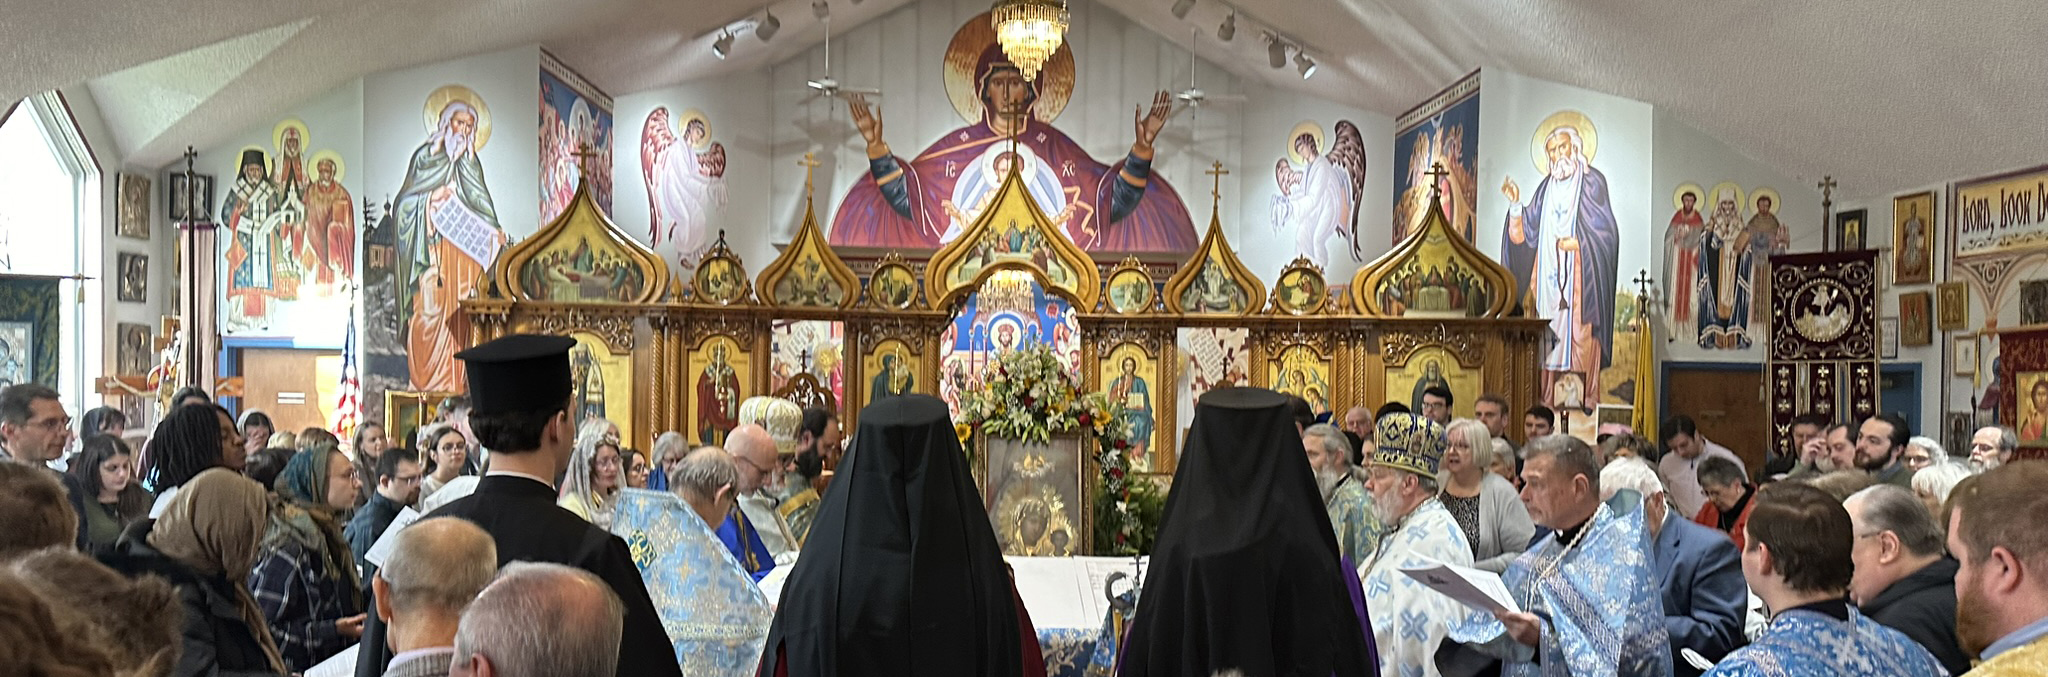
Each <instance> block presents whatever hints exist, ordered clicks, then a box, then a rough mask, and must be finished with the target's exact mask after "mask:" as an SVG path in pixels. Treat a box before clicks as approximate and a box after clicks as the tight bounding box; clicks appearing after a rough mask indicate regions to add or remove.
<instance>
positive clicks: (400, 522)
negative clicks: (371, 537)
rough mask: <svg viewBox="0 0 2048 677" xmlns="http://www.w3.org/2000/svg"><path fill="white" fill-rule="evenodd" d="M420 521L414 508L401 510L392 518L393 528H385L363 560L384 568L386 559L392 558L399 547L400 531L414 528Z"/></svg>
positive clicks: (364, 554)
mask: <svg viewBox="0 0 2048 677" xmlns="http://www.w3.org/2000/svg"><path fill="white" fill-rule="evenodd" d="M419 519H420V514H419V512H418V511H416V510H413V509H412V508H402V509H400V510H399V511H398V516H397V517H393V518H391V526H389V527H385V528H384V533H383V534H381V535H379V536H377V542H375V543H371V544H370V549H369V551H368V552H364V553H363V559H364V560H365V561H368V562H369V563H371V564H374V565H377V567H378V568H383V566H384V558H386V557H390V556H391V550H392V549H393V548H397V547H398V532H399V530H402V529H404V528H406V527H408V526H412V523H413V522H417V521H419Z"/></svg>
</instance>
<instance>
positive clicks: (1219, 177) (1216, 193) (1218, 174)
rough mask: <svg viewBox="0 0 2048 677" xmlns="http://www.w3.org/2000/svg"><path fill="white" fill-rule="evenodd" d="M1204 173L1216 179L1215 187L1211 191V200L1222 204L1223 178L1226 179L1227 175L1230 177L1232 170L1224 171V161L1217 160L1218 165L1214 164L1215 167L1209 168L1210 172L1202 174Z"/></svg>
mask: <svg viewBox="0 0 2048 677" xmlns="http://www.w3.org/2000/svg"><path fill="white" fill-rule="evenodd" d="M1202 173H1203V174H1208V175H1209V176H1212V177H1215V186H1213V187H1211V188H1210V189H1209V197H1211V198H1214V199H1215V200H1216V201H1217V202H1222V201H1223V177H1224V176H1225V175H1228V174H1229V173H1230V170H1228V169H1224V168H1223V161H1222V160H1217V161H1216V164H1214V165H1211V166H1210V168H1209V171H1206V172H1202Z"/></svg>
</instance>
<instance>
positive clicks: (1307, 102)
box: [1183, 83, 1394, 289]
mask: <svg viewBox="0 0 2048 677" xmlns="http://www.w3.org/2000/svg"><path fill="white" fill-rule="evenodd" d="M1247 94H1248V95H1249V98H1250V100H1251V103H1248V104H1246V105H1245V106H1243V107H1242V108H1240V109H1238V110H1237V111H1234V112H1238V114H1239V115H1240V117H1241V118H1242V120H1243V126H1242V129H1243V134H1242V136H1241V137H1238V138H1228V139H1219V140H1218V141H1217V142H1216V143H1214V144H1207V145H1205V149H1208V150H1218V149H1228V150H1227V151H1224V152H1226V153H1228V154H1234V155H1239V156H1240V157H1239V158H1238V161H1236V162H1232V161H1231V160H1230V159H1225V160H1224V164H1225V165H1228V166H1229V167H1230V169H1231V171H1232V172H1233V173H1232V174H1231V176H1229V177H1227V178H1230V179H1239V178H1240V177H1242V178H1241V180H1240V181H1239V182H1238V189H1239V190H1238V192H1239V194H1240V195H1242V196H1243V199H1242V200H1238V201H1236V207H1237V209H1236V211H1237V213H1236V216H1235V220H1234V221H1233V219H1232V218H1231V217H1230V216H1229V212H1228V211H1226V212H1225V214H1226V216H1225V218H1224V223H1225V224H1226V229H1228V230H1231V232H1230V241H1231V243H1232V244H1235V245H1237V253H1238V256H1239V257H1240V258H1242V259H1243V260H1244V265H1245V266H1246V267H1248V268H1251V269H1252V272H1253V273H1255V274H1257V275H1258V276H1259V279H1261V280H1264V281H1265V282H1266V288H1267V289H1271V288H1273V284H1274V283H1275V282H1277V281H1278V280H1279V277H1280V270H1281V268H1283V267H1285V266H1286V265H1287V264H1288V263H1291V262H1293V261H1294V258H1295V257H1296V256H1299V255H1300V251H1301V249H1300V247H1299V246H1298V242H1299V240H1298V238H1297V233H1298V231H1296V230H1294V227H1293V226H1289V227H1288V228H1286V229H1276V228H1274V225H1273V207H1272V204H1273V200H1274V199H1275V198H1276V197H1278V196H1279V195H1280V194H1281V193H1280V188H1279V184H1278V182H1277V181H1276V180H1275V179H1274V176H1273V172H1274V168H1273V165H1274V162H1275V161H1276V160H1279V159H1280V158H1283V157H1286V156H1287V149H1288V144H1289V142H1290V140H1289V139H1288V135H1289V132H1291V131H1292V130H1293V129H1294V127H1295V125H1297V124H1299V123H1302V122H1304V121H1307V122H1314V123H1315V124H1316V125H1317V126H1318V127H1320V128H1321V129H1322V130H1323V132H1324V134H1325V138H1326V139H1328V142H1327V143H1326V145H1325V147H1324V149H1323V150H1324V151H1328V150H1329V145H1330V144H1334V143H1336V136H1335V134H1336V132H1334V131H1333V128H1334V127H1335V126H1336V124H1337V122H1338V121H1339V120H1348V121H1350V122H1351V123H1352V124H1355V125H1357V126H1358V131H1359V133H1360V134H1361V135H1363V136H1364V138H1365V149H1366V158H1367V162H1366V172H1365V188H1364V190H1363V191H1361V192H1362V194H1363V196H1364V198H1363V200H1361V201H1360V203H1359V205H1358V214H1359V218H1358V221H1357V226H1358V233H1357V237H1358V244H1359V251H1360V255H1359V256H1357V257H1353V256H1352V255H1351V252H1350V251H1349V249H1350V247H1349V246H1348V245H1346V244H1345V243H1344V241H1343V240H1341V239H1338V238H1325V241H1324V246H1325V247H1326V249H1327V252H1328V254H1329V264H1328V265H1326V266H1324V270H1323V273H1324V276H1325V278H1326V279H1328V280H1329V281H1330V283H1331V284H1333V285H1334V284H1350V282H1351V275H1352V273H1355V272H1357V271H1358V268H1359V267H1360V266H1363V265H1364V264H1366V263H1370V262H1371V261H1372V260H1373V259H1377V258H1379V256H1380V255H1381V254H1385V253H1386V252H1387V250H1389V249H1392V248H1393V237H1394V222H1393V219H1392V218H1391V216H1389V215H1391V214H1393V211H1394V206H1393V205H1394V153H1393V145H1394V119H1393V118H1390V117H1387V116H1385V115H1380V114H1378V113H1370V112H1366V111H1362V110H1358V109H1355V108H1351V107H1349V106H1343V105H1339V104H1335V103H1331V102H1329V101H1325V100H1322V99H1317V98H1315V97H1309V96H1300V95H1296V94H1293V93H1290V92H1281V91H1278V90H1275V89H1272V88H1269V87H1267V86H1265V85H1261V84H1256V83H1254V84H1252V85H1250V86H1249V87H1248V91H1247ZM1203 178H1207V177H1206V176H1204V177H1203ZM1226 185H1227V184H1226ZM1201 188H1202V189H1203V190H1200V191H1198V192H1197V191H1184V192H1183V194H1184V195H1185V194H1187V193H1188V192H1195V193H1196V195H1193V196H1190V197H1189V198H1188V201H1189V202H1190V205H1189V207H1190V211H1196V213H1197V214H1198V216H1197V217H1196V219H1195V222H1196V225H1198V226H1200V225H1203V224H1206V223H1208V218H1207V217H1208V211H1207V210H1206V209H1203V210H1199V211H1197V210H1195V209H1194V203H1195V202H1196V201H1198V200H1200V199H1201V198H1206V197H1208V196H1207V194H1206V193H1207V190H1206V188H1207V185H1206V184H1205V185H1203V186H1202V187H1201ZM1225 198H1226V199H1225V203H1224V207H1225V209H1226V210H1227V209H1229V208H1230V206H1231V200H1230V199H1229V193H1228V192H1226V193H1225Z"/></svg>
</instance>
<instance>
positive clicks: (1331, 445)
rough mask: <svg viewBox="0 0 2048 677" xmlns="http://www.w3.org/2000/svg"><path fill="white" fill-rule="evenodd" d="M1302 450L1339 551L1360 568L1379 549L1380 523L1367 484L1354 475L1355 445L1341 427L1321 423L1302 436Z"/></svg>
mask: <svg viewBox="0 0 2048 677" xmlns="http://www.w3.org/2000/svg"><path fill="white" fill-rule="evenodd" d="M1301 448H1302V450H1303V451H1305V452H1308V469H1309V470H1310V471H1313V472H1314V473H1315V476H1316V489H1317V490H1318V491H1321V492H1322V496H1323V508H1324V509H1325V510H1328V511H1329V512H1330V526H1331V527H1332V528H1334V529H1335V530H1336V531H1337V551H1338V552H1340V553H1343V554H1344V558H1345V559H1346V560H1347V561H1349V562H1350V564H1349V566H1352V567H1356V566H1358V563H1360V562H1364V561H1365V558H1367V557H1369V556H1371V555H1372V551H1373V550H1374V549H1376V548H1377V547H1378V546H1379V544H1380V521H1379V518H1377V517H1374V516H1373V514H1372V499H1371V498H1370V497H1368V496H1367V495H1366V493H1365V482H1364V481H1362V480H1360V479H1358V478H1357V477H1355V476H1353V474H1352V472H1351V462H1350V460H1349V459H1350V458H1351V441H1350V440H1348V439H1345V437H1344V431H1342V430H1338V429H1337V426H1333V425H1330V424H1328V423H1318V424H1315V425H1312V426H1309V427H1308V429H1307V430H1304V431H1302V432H1301Z"/></svg>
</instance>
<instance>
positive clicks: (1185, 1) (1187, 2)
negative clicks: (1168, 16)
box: [1173, 0, 1195, 19]
mask: <svg viewBox="0 0 2048 677" xmlns="http://www.w3.org/2000/svg"><path fill="white" fill-rule="evenodd" d="M1194 8H1195V0H1174V2H1173V18H1175V19H1185V18H1188V10H1191V9H1194Z"/></svg>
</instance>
